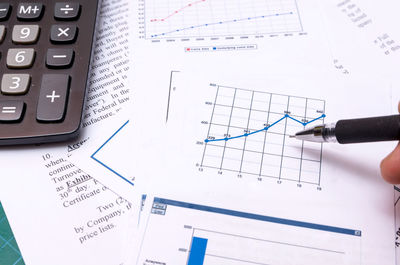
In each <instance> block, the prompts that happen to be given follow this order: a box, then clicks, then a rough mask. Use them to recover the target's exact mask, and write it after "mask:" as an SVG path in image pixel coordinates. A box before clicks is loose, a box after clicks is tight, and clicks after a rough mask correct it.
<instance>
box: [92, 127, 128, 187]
mask: <svg viewBox="0 0 400 265" xmlns="http://www.w3.org/2000/svg"><path fill="white" fill-rule="evenodd" d="M128 123H129V120H128V121H127V122H125V123H124V124H123V125H122V126H121V127H120V128H119V129H118V130H117V131H116V132H115V133H113V135H111V137H110V138H108V139H107V141H105V142H104V144H102V145H101V146H100V147H99V149H97V150H96V152H94V153H93V154H92V155H91V156H90V158H92V159H93V160H94V161H96V162H97V163H99V164H100V165H102V166H103V167H105V168H106V169H108V170H109V171H111V172H112V173H114V174H115V175H117V176H118V177H120V178H121V179H123V180H125V181H126V182H128V183H129V184H131V185H132V186H134V184H133V183H132V182H131V181H129V180H128V179H127V178H125V177H124V176H122V175H121V174H119V173H118V172H117V171H115V170H114V169H112V168H111V167H109V166H107V165H106V164H105V163H103V162H102V161H100V160H99V159H97V158H96V157H95V155H96V154H97V153H98V152H100V150H101V149H103V147H104V146H106V145H107V144H108V143H109V142H110V141H111V139H113V138H114V137H115V136H116V135H117V134H118V133H119V132H120V131H121V130H122V129H123V128H124V127H125V126H126V125H127V124H128Z"/></svg>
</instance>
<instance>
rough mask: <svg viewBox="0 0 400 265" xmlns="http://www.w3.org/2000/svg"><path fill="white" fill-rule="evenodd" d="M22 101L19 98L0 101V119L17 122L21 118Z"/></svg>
mask: <svg viewBox="0 0 400 265" xmlns="http://www.w3.org/2000/svg"><path fill="white" fill-rule="evenodd" d="M23 111H24V102H22V101H20V100H5V101H0V121H2V122H18V121H20V120H21V118H22V113H23Z"/></svg>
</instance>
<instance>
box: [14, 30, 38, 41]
mask: <svg viewBox="0 0 400 265" xmlns="http://www.w3.org/2000/svg"><path fill="white" fill-rule="evenodd" d="M38 38H39V26H38V25H15V26H14V28H13V32H12V41H13V42H14V43H17V44H33V43H35V42H36V41H37V40H38Z"/></svg>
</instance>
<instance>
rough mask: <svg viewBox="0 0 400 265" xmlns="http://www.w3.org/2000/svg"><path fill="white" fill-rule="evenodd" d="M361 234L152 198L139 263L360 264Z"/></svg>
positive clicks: (190, 264) (346, 229) (220, 264)
mask: <svg viewBox="0 0 400 265" xmlns="http://www.w3.org/2000/svg"><path fill="white" fill-rule="evenodd" d="M361 239H362V233H361V231H359V230H355V229H349V228H343V227H335V226H329V225H323V224H318V223H311V222H304V221H298V220H292V219H285V218H277V217H273V216H267V215H260V214H253V213H247V212H241V211H235V210H230V209H224V208H217V207H211V206H207V205H198V204H193V203H187V202H182V201H174V200H168V199H162V198H155V199H154V202H153V207H152V209H151V214H150V216H149V218H148V220H147V230H146V234H145V236H144V239H143V242H142V251H141V253H140V257H139V263H138V264H146V265H147V264H152V263H151V262H153V263H155V262H159V263H161V264H163V263H165V264H185V265H228V264H234V265H236V264H238V265H239V264H261V265H268V264H282V265H283V264H328V265H331V264H332V265H333V264H347V265H350V264H360V260H359V257H360V251H361ZM146 262H147V263H146Z"/></svg>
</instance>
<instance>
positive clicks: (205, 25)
mask: <svg viewBox="0 0 400 265" xmlns="http://www.w3.org/2000/svg"><path fill="white" fill-rule="evenodd" d="M293 14H294V12H288V13H277V14H272V15H264V16H257V17H247V18H240V19H233V20H226V21H219V22H213V23H206V24H200V25H195V26H190V27H187V28H180V29H175V30H172V31H168V32H164V33H159V34H154V35H151V38H156V37H160V36H165V35H169V34H172V33H176V32H181V31H186V30H190V29H195V28H203V27H208V26H214V25H221V24H227V23H235V22H241V21H246V20H255V19H263V18H268V17H278V16H287V15H293Z"/></svg>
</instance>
